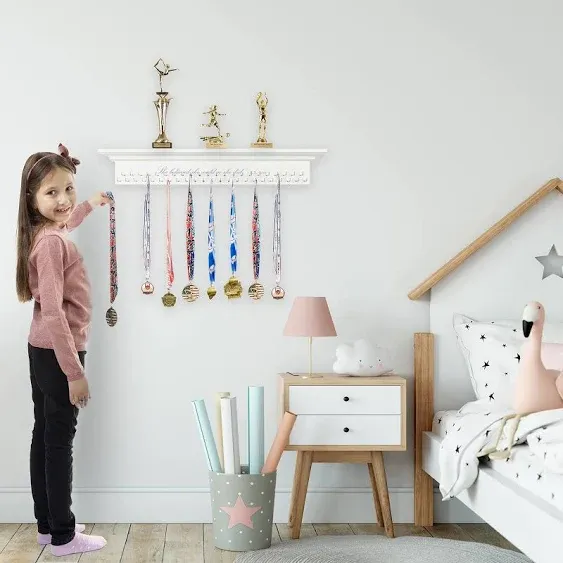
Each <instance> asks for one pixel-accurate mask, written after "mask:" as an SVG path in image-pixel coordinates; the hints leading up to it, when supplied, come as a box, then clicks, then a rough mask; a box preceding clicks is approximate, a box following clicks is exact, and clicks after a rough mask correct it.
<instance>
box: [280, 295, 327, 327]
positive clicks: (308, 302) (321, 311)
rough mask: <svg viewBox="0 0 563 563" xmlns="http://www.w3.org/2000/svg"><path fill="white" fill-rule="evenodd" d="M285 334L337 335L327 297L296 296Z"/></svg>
mask: <svg viewBox="0 0 563 563" xmlns="http://www.w3.org/2000/svg"><path fill="white" fill-rule="evenodd" d="M283 334H284V336H311V337H312V336H336V329H335V328H334V323H333V322H332V316H331V315H330V311H329V308H328V303H327V302H326V298H325V297H296V298H295V301H294V302H293V306H292V307H291V311H290V312H289V317H288V319H287V323H286V324H285V328H284V331H283Z"/></svg>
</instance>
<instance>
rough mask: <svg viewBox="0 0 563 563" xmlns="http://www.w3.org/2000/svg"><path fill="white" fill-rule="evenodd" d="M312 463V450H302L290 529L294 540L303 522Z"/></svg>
mask: <svg viewBox="0 0 563 563" xmlns="http://www.w3.org/2000/svg"><path fill="white" fill-rule="evenodd" d="M312 463H313V452H311V451H304V452H303V457H302V464H301V476H300V480H299V488H298V490H297V498H296V501H295V503H296V507H295V516H294V520H293V526H292V530H291V537H292V538H293V539H294V540H296V539H297V538H299V536H300V534H301V524H302V522H303V512H304V510H305V499H306V498H307V487H308V486H309V476H310V475H311V465H312Z"/></svg>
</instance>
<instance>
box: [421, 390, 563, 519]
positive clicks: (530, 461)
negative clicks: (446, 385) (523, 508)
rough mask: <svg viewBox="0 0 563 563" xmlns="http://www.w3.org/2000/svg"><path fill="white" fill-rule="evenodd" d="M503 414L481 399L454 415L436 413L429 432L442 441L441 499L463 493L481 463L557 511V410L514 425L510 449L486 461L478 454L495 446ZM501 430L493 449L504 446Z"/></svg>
mask: <svg viewBox="0 0 563 563" xmlns="http://www.w3.org/2000/svg"><path fill="white" fill-rule="evenodd" d="M510 413H511V411H508V410H505V409H497V410H494V409H491V405H490V404H488V402H487V401H485V400H478V401H474V402H471V403H467V404H466V405H464V406H463V407H462V408H461V409H460V410H459V411H440V412H438V413H436V415H435V416H434V420H433V425H432V431H433V432H434V433H435V434H437V435H438V436H440V437H441V438H442V444H441V446H440V459H439V463H440V492H441V493H442V497H443V500H447V499H450V498H453V497H455V496H457V495H459V494H460V493H461V492H462V491H464V490H465V489H467V488H469V487H470V486H471V485H472V484H473V482H474V481H475V479H476V478H477V475H478V473H479V462H480V461H486V463H487V465H489V466H490V467H492V468H493V469H494V470H495V471H498V472H499V473H500V474H502V475H504V476H506V477H507V478H509V479H511V480H512V481H513V482H514V483H516V484H518V485H520V486H521V487H523V488H525V489H526V490H528V491H530V492H531V493H533V494H534V495H536V496H538V497H539V498H541V499H543V500H545V501H546V502H548V503H550V504H551V505H553V506H555V507H556V508H558V509H559V510H561V511H563V409H557V410H551V411H544V412H541V413H536V414H533V415H529V416H527V417H525V418H522V419H521V420H520V424H519V427H518V430H517V432H516V435H515V438H514V444H516V445H515V446H514V447H513V448H512V451H511V454H510V457H509V458H508V459H507V460H489V459H488V457H486V456H485V457H484V456H483V455H482V454H481V451H482V450H484V449H485V448H487V447H488V446H489V445H492V444H494V443H495V441H496V439H497V437H498V430H499V427H500V422H501V420H502V417H503V416H505V415H507V414H510ZM513 422H514V421H513V420H509V421H508V422H507V424H506V426H505V430H504V432H503V437H502V439H501V441H500V442H499V446H498V448H499V449H505V448H507V447H508V443H507V438H506V437H507V435H509V432H510V428H511V425H512V423H513Z"/></svg>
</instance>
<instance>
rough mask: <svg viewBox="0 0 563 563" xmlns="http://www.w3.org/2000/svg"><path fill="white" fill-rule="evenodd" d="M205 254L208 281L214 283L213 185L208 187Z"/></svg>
mask: <svg viewBox="0 0 563 563" xmlns="http://www.w3.org/2000/svg"><path fill="white" fill-rule="evenodd" d="M207 256H208V264H209V266H208V269H209V283H210V285H211V286H213V285H214V284H215V212H214V210H213V185H211V187H210V188H209V222H208V227H207Z"/></svg>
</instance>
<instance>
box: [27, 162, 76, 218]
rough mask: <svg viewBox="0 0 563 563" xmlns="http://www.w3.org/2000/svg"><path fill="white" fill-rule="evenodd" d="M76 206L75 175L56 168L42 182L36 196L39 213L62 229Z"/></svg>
mask: <svg viewBox="0 0 563 563" xmlns="http://www.w3.org/2000/svg"><path fill="white" fill-rule="evenodd" d="M75 205H76V192H75V191H74V175H73V174H72V173H71V172H69V171H68V170H65V169H64V168H56V169H55V170H53V172H51V173H50V174H49V175H48V176H46V177H45V179H44V180H43V181H42V182H41V185H40V186H39V189H38V190H37V193H36V194H35V206H36V208H37V211H39V213H40V214H41V215H42V216H43V217H45V219H47V220H48V221H51V222H52V223H55V224H56V225H58V226H59V227H62V226H63V225H64V224H65V223H66V222H67V221H68V219H69V217H70V214H71V213H72V210H73V209H74V207H75Z"/></svg>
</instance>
